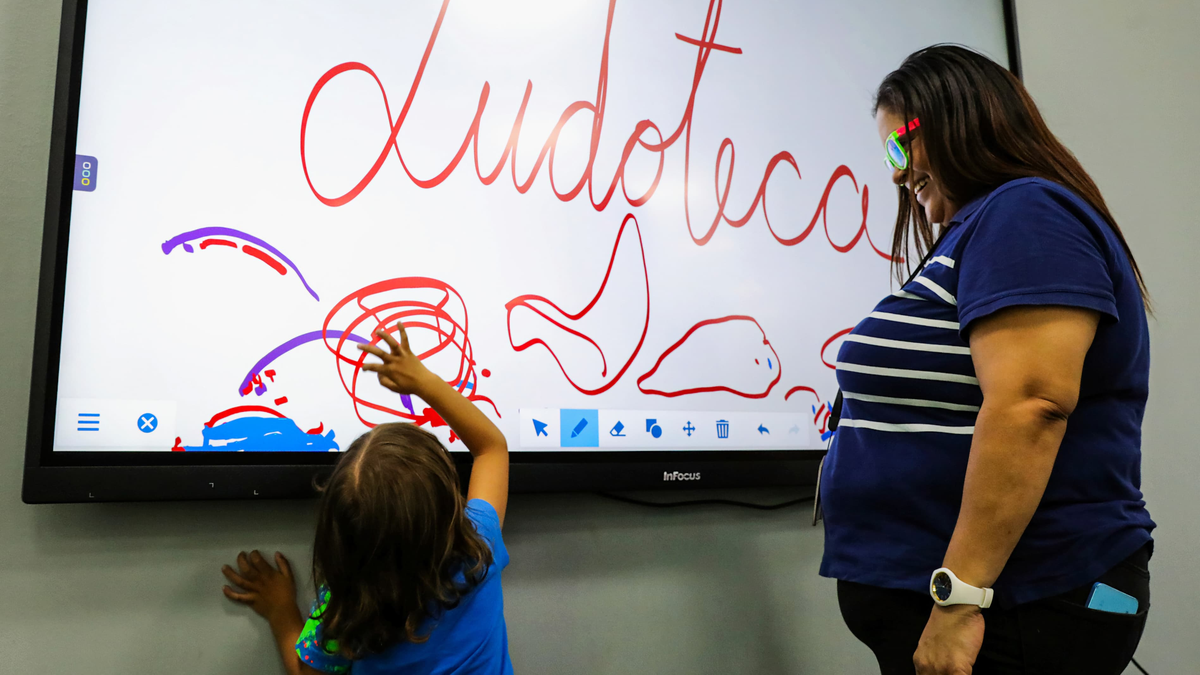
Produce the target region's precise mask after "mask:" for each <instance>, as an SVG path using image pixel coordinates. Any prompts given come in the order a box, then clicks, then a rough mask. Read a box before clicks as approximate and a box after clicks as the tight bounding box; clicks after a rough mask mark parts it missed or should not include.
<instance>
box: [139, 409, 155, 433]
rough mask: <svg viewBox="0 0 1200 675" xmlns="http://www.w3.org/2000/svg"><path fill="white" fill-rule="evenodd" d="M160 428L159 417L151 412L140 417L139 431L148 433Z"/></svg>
mask: <svg viewBox="0 0 1200 675" xmlns="http://www.w3.org/2000/svg"><path fill="white" fill-rule="evenodd" d="M157 428H158V418H157V417H155V416H154V415H152V414H150V413H145V414H144V415H142V416H140V417H138V431H140V432H142V433H143V434H148V433H150V432H151V431H154V430H155V429H157Z"/></svg>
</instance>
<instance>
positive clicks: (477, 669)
mask: <svg viewBox="0 0 1200 675" xmlns="http://www.w3.org/2000/svg"><path fill="white" fill-rule="evenodd" d="M466 512H467V518H469V519H470V520H471V522H472V523H474V525H475V529H476V530H477V531H478V532H479V535H480V536H481V537H483V539H484V541H486V542H487V543H488V545H489V546H491V549H492V564H491V565H490V566H489V567H488V569H487V574H486V576H485V577H484V578H483V581H482V582H481V583H480V584H479V585H478V586H476V587H475V588H473V589H471V592H470V593H468V594H467V595H466V596H464V597H463V598H462V601H461V602H459V604H458V606H457V607H455V608H454V609H449V610H446V611H445V612H443V613H442V614H441V615H440V616H439V617H438V618H437V619H436V622H435V623H433V624H432V630H430V627H431V622H432V621H434V620H433V619H426V622H425V624H424V625H422V627H421V628H420V629H419V630H418V633H419V634H421V635H424V634H426V633H428V635H429V639H428V640H426V641H425V642H403V643H400V644H398V645H396V646H394V647H392V648H390V649H388V650H386V651H384V652H383V653H380V654H374V655H371V656H368V657H366V658H363V659H359V660H356V661H354V662H350V661H348V660H346V659H342V658H340V657H330V655H329V654H326V653H325V652H324V651H323V650H322V649H321V648H320V646H319V645H320V642H321V637H320V628H319V626H318V627H317V631H316V633H317V635H310V634H307V633H306V634H305V635H302V636H301V637H300V640H299V641H298V642H297V643H296V653H297V654H299V655H300V659H301V660H302V661H303V662H304V663H306V664H307V665H309V666H310V667H312V668H315V669H317V670H321V671H323V672H328V673H346V672H353V673H354V675H396V674H399V673H421V674H422V675H442V674H445V675H451V674H453V675H511V674H512V672H513V668H512V662H511V661H510V660H509V657H508V629H507V627H506V626H505V624H504V594H503V592H502V590H501V585H500V570H502V569H504V568H505V567H507V566H508V550H507V549H505V547H504V539H503V538H502V537H501V534H500V517H499V516H498V515H497V514H496V509H495V508H494V507H493V506H492V505H491V504H489V503H487V502H485V501H484V500H482V499H472V500H471V501H469V502H467V510H466ZM459 581H460V582H462V581H463V579H462V576H461V574H460V575H459ZM327 594H328V591H326V590H325V589H324V588H322V589H320V590H319V591H318V593H317V596H318V597H317V603H315V604H314V608H313V611H312V615H316V614H317V607H318V606H319V605H321V604H322V599H323V598H324V597H325V596H326V595H327Z"/></svg>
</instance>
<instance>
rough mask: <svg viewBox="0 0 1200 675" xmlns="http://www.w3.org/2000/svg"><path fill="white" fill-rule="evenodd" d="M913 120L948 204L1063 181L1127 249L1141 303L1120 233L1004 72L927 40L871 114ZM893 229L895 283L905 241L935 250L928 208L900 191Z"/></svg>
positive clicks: (1089, 183)
mask: <svg viewBox="0 0 1200 675" xmlns="http://www.w3.org/2000/svg"><path fill="white" fill-rule="evenodd" d="M881 108H882V109H884V110H887V111H888V112H890V113H894V114H896V115H898V116H900V118H901V119H903V120H904V123H907V122H908V120H911V119H913V118H919V119H920V120H921V126H920V130H919V132H918V133H919V134H920V138H921V144H922V147H923V149H924V152H925V157H926V159H927V161H928V162H929V169H930V171H931V173H932V174H933V175H934V176H935V177H936V178H937V181H938V184H939V187H940V188H941V190H942V192H943V194H945V196H946V198H947V199H949V200H950V201H951V202H953V203H955V204H959V205H962V204H966V203H967V202H969V201H971V199H973V198H975V197H977V196H979V195H981V194H984V193H986V192H989V191H991V190H994V189H995V188H997V187H999V186H1001V185H1003V184H1004V183H1007V182H1008V181H1010V180H1015V179H1017V178H1030V177H1037V178H1044V179H1046V180H1049V181H1053V182H1055V183H1058V184H1059V185H1062V186H1064V187H1067V188H1069V189H1071V190H1072V191H1074V192H1075V194H1077V195H1079V197H1080V198H1082V199H1083V200H1084V201H1085V202H1087V203H1088V204H1089V205H1091V207H1092V208H1093V209H1095V210H1096V212H1097V213H1099V214H1100V215H1101V216H1102V217H1103V218H1104V220H1105V221H1107V222H1108V225H1109V226H1110V227H1111V228H1112V230H1113V233H1114V234H1115V235H1116V237H1117V239H1118V240H1119V241H1120V242H1121V246H1122V247H1123V248H1124V249H1125V256H1126V257H1127V258H1128V259H1129V264H1130V266H1132V267H1133V272H1134V274H1135V275H1136V276H1137V281H1138V289H1139V290H1140V291H1141V295H1142V302H1143V303H1144V304H1145V306H1146V307H1147V308H1149V307H1150V294H1149V292H1148V291H1147V290H1146V282H1145V281H1144V280H1143V279H1142V271H1141V270H1140V269H1139V268H1138V264H1137V261H1135V260H1134V259H1133V252H1132V251H1131V250H1130V249H1129V243H1128V242H1126V241H1125V235H1124V234H1122V233H1121V228H1120V227H1118V226H1117V221H1116V219H1115V218H1113V216H1112V213H1111V212H1109V210H1108V205H1107V204H1105V202H1104V197H1103V196H1101V194H1100V189H1099V188H1098V187H1096V183H1095V181H1093V180H1092V177H1091V176H1089V175H1088V173H1087V171H1084V169H1083V165H1081V164H1080V163H1079V160H1078V159H1076V158H1075V155H1074V154H1072V153H1071V151H1070V150H1068V149H1067V147H1066V146H1065V145H1063V144H1062V142H1061V141H1059V140H1058V138H1056V137H1055V136H1054V134H1053V133H1051V132H1050V128H1049V127H1047V126H1046V122H1045V120H1043V119H1042V115H1041V113H1039V112H1038V109H1037V105H1036V104H1035V103H1034V102H1033V98H1032V97H1031V96H1030V95H1029V92H1027V91H1026V90H1025V87H1024V85H1022V84H1021V81H1020V80H1018V79H1017V78H1016V77H1015V76H1014V75H1013V74H1012V73H1010V72H1008V70H1006V69H1004V68H1002V67H1001V66H1000V65H998V64H997V63H995V62H994V61H992V60H991V59H989V58H987V57H986V56H984V55H982V54H979V53H977V52H974V51H972V50H970V49H967V48H965V47H960V46H957V45H934V46H932V47H927V48H925V49H922V50H920V51H917V52H914V53H913V54H912V55H910V56H909V57H908V58H907V59H905V60H904V63H903V64H901V66H900V67H899V68H897V69H896V70H895V71H893V72H892V73H891V74H889V75H888V76H887V77H886V78H884V80H883V82H882V83H881V84H880V85H879V90H878V91H877V92H876V94H875V106H874V111H873V112H878V111H879V109H881ZM899 194H900V210H899V212H898V213H897V215H896V228H895V231H894V232H893V234H892V260H893V266H892V271H893V273H894V275H895V277H896V280H897V281H898V282H901V283H902V282H903V280H904V278H905V277H906V276H907V274H908V273H909V272H911V262H909V260H910V256H908V255H907V253H908V252H909V247H910V240H911V246H912V247H913V248H914V249H915V250H916V251H917V253H918V255H924V254H925V253H926V252H927V251H928V250H929V249H930V248H931V247H932V246H933V240H934V237H933V226H932V225H931V224H930V223H929V220H928V219H927V218H926V216H925V211H924V209H922V208H921V207H920V206H919V205H918V204H917V203H916V200H914V199H913V198H912V195H910V194H909V191H908V190H907V189H905V188H904V187H903V186H901V187H900V190H899Z"/></svg>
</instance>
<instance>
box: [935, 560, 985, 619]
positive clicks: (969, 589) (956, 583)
mask: <svg viewBox="0 0 1200 675" xmlns="http://www.w3.org/2000/svg"><path fill="white" fill-rule="evenodd" d="M929 594H930V595H931V596H933V601H934V602H936V603H937V604H938V605H941V606H942V607H948V606H950V605H977V606H978V607H979V608H980V609H987V608H988V607H991V606H992V589H990V588H977V587H975V586H972V585H970V584H968V583H966V582H965V581H962V580H961V579H959V578H958V577H956V576H954V572H951V571H950V570H949V569H947V568H945V567H941V568H938V569H936V570H934V571H933V576H932V577H930V579H929Z"/></svg>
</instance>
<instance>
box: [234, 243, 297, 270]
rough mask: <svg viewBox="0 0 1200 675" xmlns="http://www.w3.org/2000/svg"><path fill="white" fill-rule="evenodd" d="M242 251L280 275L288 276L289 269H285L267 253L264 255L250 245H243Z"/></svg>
mask: <svg viewBox="0 0 1200 675" xmlns="http://www.w3.org/2000/svg"><path fill="white" fill-rule="evenodd" d="M242 251H243V252H245V253H246V254H247V255H249V256H250V257H252V258H257V259H259V260H261V261H263V262H265V263H266V264H267V266H268V267H270V268H271V269H273V270H275V271H276V272H278V273H279V274H280V275H284V274H287V268H286V267H284V266H283V265H282V264H281V263H280V262H279V261H278V260H276V259H274V258H272V257H271V256H269V255H267V254H266V253H263V252H262V251H260V250H259V249H257V248H254V247H253V246H251V245H250V244H242Z"/></svg>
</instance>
